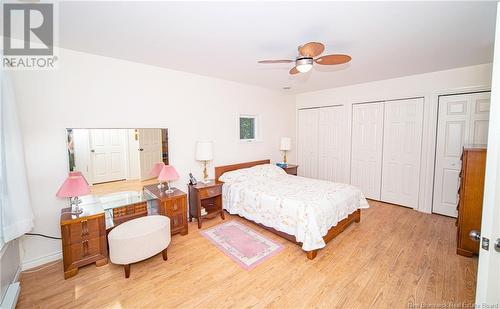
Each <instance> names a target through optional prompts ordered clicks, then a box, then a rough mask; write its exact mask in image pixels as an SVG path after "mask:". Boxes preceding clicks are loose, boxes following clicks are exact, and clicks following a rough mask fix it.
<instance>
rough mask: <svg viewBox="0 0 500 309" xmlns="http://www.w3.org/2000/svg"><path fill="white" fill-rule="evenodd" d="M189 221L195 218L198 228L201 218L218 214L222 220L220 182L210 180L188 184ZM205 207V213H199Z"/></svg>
mask: <svg viewBox="0 0 500 309" xmlns="http://www.w3.org/2000/svg"><path fill="white" fill-rule="evenodd" d="M188 187H189V222H191V221H192V220H193V218H196V219H197V220H198V228H199V229H201V223H202V221H203V219H209V218H214V217H215V216H217V215H219V214H220V217H221V218H222V219H223V220H224V219H225V218H224V211H223V210H222V183H219V182H214V181H210V182H209V183H198V184H196V185H189V186H188ZM202 207H203V208H205V210H206V211H207V213H206V214H202V213H201V208H202Z"/></svg>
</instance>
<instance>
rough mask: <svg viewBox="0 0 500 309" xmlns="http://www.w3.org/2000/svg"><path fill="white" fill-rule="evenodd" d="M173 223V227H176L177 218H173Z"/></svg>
mask: <svg viewBox="0 0 500 309" xmlns="http://www.w3.org/2000/svg"><path fill="white" fill-rule="evenodd" d="M173 221H174V226H177V217H174V218H173Z"/></svg>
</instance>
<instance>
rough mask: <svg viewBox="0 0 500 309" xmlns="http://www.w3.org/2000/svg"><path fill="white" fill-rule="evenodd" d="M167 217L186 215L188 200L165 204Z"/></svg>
mask: <svg viewBox="0 0 500 309" xmlns="http://www.w3.org/2000/svg"><path fill="white" fill-rule="evenodd" d="M164 205H165V210H166V213H167V215H168V216H169V217H170V215H173V214H178V213H186V212H187V210H186V198H177V199H172V200H168V201H165V202H164Z"/></svg>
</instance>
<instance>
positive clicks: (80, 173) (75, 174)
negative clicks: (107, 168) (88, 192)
mask: <svg viewBox="0 0 500 309" xmlns="http://www.w3.org/2000/svg"><path fill="white" fill-rule="evenodd" d="M69 175H70V176H82V177H83V180H85V182H86V183H87V186H88V185H89V182H88V181H87V179H86V178H85V177H84V176H83V174H82V172H80V171H73V172H69Z"/></svg>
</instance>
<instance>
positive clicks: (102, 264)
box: [95, 258, 108, 267]
mask: <svg viewBox="0 0 500 309" xmlns="http://www.w3.org/2000/svg"><path fill="white" fill-rule="evenodd" d="M106 264H108V258H103V259H100V260H97V261H95V266H97V267H101V266H104V265H106Z"/></svg>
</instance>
